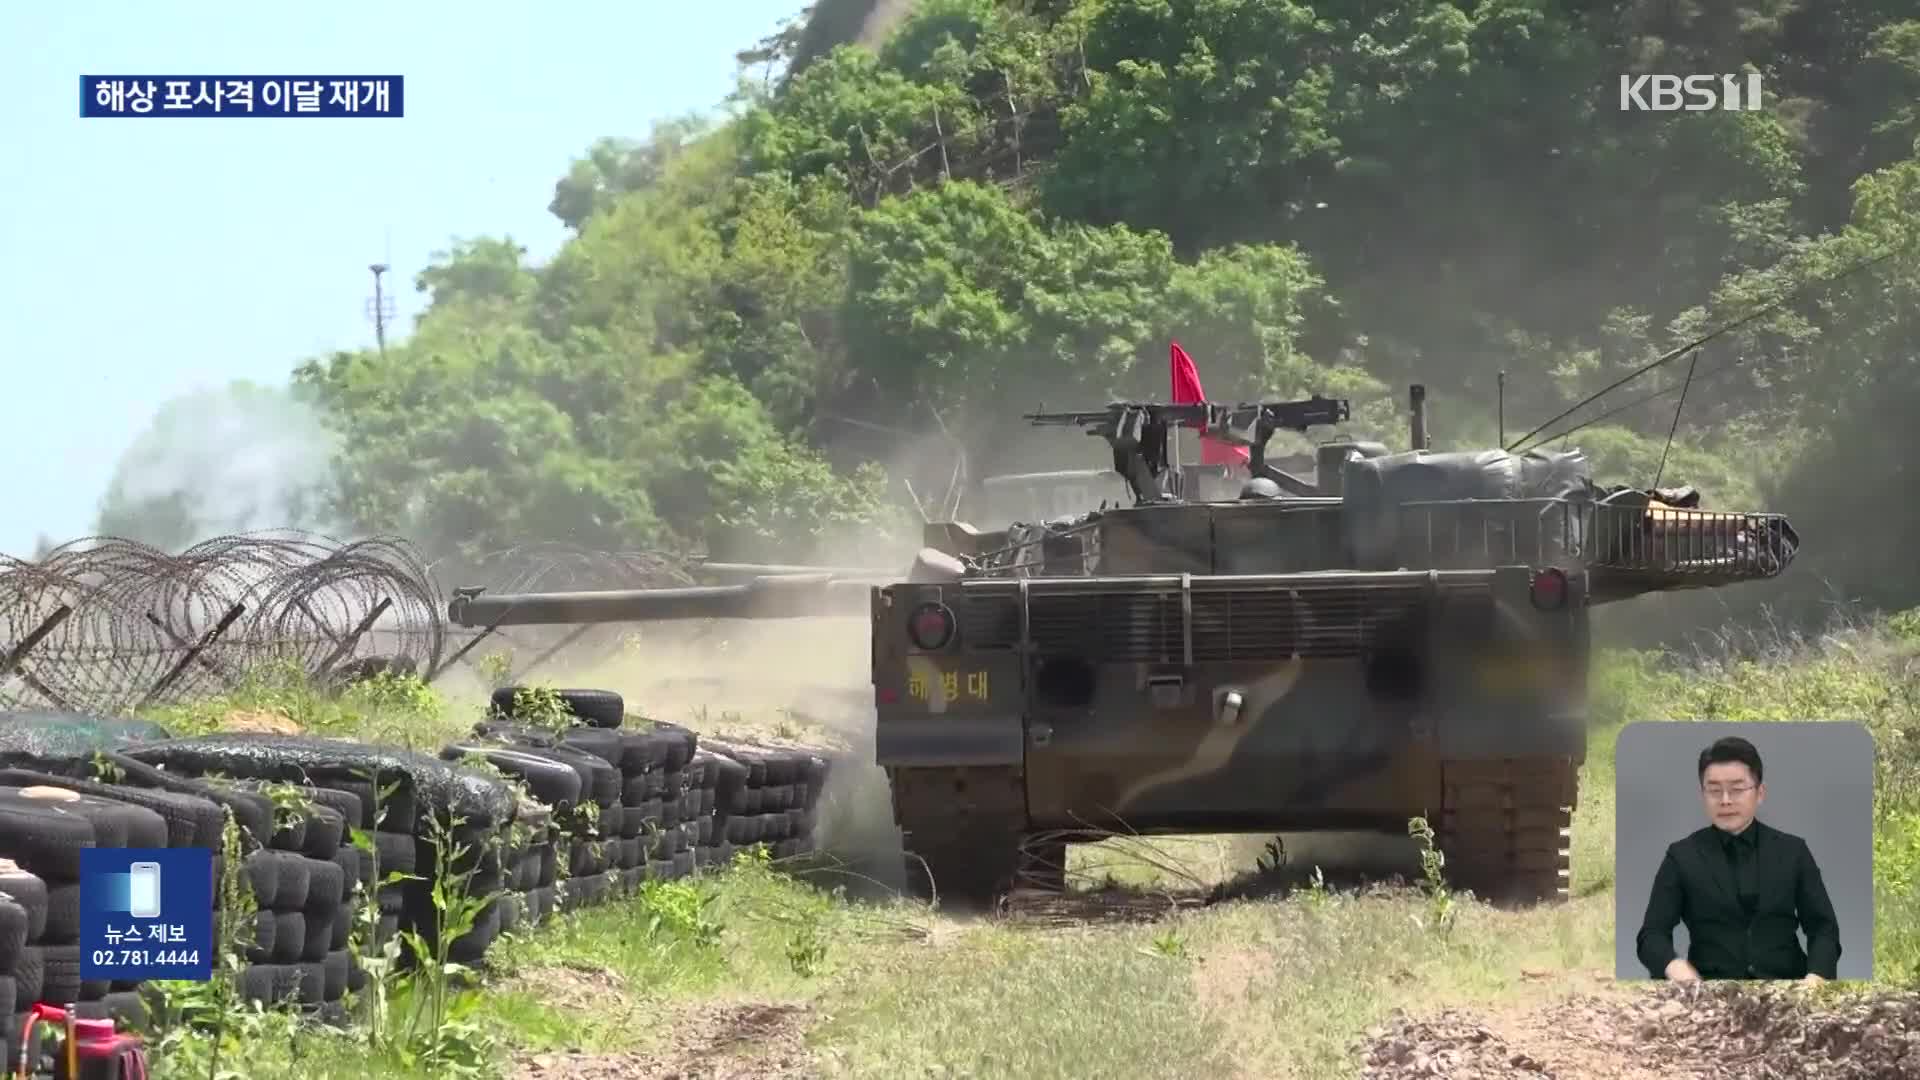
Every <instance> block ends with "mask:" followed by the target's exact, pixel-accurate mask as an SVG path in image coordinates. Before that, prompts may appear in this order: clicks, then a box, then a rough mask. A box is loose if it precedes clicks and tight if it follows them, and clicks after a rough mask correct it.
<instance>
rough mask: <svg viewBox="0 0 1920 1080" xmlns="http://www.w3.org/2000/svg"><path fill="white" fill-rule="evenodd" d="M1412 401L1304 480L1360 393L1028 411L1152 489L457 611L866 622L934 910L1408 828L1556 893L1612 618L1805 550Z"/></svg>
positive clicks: (878, 693)
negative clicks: (1131, 869)
mask: <svg viewBox="0 0 1920 1080" xmlns="http://www.w3.org/2000/svg"><path fill="white" fill-rule="evenodd" d="M1415 391H1416V392H1415V395H1414V409H1413V425H1412V426H1413V441H1412V445H1413V446H1415V447H1419V448H1421V449H1415V450H1412V451H1408V452H1405V453H1388V452H1387V451H1386V449H1385V448H1384V447H1382V446H1379V445H1378V444H1365V443H1353V442H1333V443H1328V444H1324V445H1321V446H1319V447H1318V448H1317V450H1316V455H1315V462H1316V464H1315V468H1314V469H1313V470H1312V475H1310V476H1308V475H1301V474H1300V473H1296V472H1290V471H1288V470H1285V469H1280V468H1276V467H1275V466H1274V465H1272V464H1270V463H1269V462H1268V461H1267V460H1266V458H1265V448H1266V444H1267V442H1268V440H1269V439H1270V438H1271V437H1272V435H1273V434H1274V433H1276V432H1277V431H1280V430H1292V431H1298V432H1303V433H1304V432H1307V431H1309V430H1310V429H1313V428H1316V427H1323V426H1328V425H1333V424H1337V423H1339V422H1341V421H1343V420H1346V419H1347V418H1348V416H1349V412H1348V405H1347V402H1345V401H1343V400H1333V399H1326V398H1319V397H1316V398H1313V399H1310V400H1307V401H1294V402H1267V403H1256V404H1242V405H1232V406H1228V405H1213V404H1201V405H1166V404H1154V403H1130V402H1123V403H1115V404H1112V405H1109V406H1107V407H1105V408H1102V409H1097V410H1092V411H1088V412H1084V413H1051V414H1037V415H1034V416H1031V417H1029V419H1030V420H1032V422H1034V423H1036V424H1043V425H1064V426H1077V427H1081V428H1083V429H1084V430H1086V431H1087V432H1089V433H1093V434H1098V435H1100V436H1102V437H1104V438H1105V440H1106V441H1107V443H1108V444H1109V447H1110V448H1111V449H1112V451H1113V453H1114V459H1113V460H1114V463H1115V465H1116V469H1117V471H1118V472H1119V473H1120V475H1121V476H1122V477H1123V478H1124V480H1125V482H1126V483H1127V485H1128V487H1129V489H1130V492H1131V494H1132V496H1133V502H1132V504H1131V505H1126V506H1121V507H1117V508H1108V509H1105V510H1095V511H1092V512H1087V513H1082V514H1077V515H1073V516H1069V517H1064V518H1054V519H1050V520H1040V521H1031V522H1026V523H1018V524H1012V525H1009V526H1008V527H1006V528H1001V529H993V530H981V529H978V528H975V527H973V526H970V525H968V524H965V523H960V522H944V523H935V524H931V525H929V526H927V528H926V547H925V548H924V549H923V550H922V551H921V554H920V556H919V558H918V559H916V561H915V565H914V567H913V569H912V571H911V572H910V573H909V574H908V575H906V577H905V579H904V580H900V579H897V578H896V579H893V580H878V581H876V580H873V579H872V578H871V577H867V576H848V575H839V574H834V573H816V574H804V573H780V574H768V575H765V576H761V577H758V578H756V579H754V580H753V581H751V582H750V583H747V584H741V585H732V586H714V587H703V588H693V589H668V590H652V591H645V590H643V591H636V592H624V593H574V594H549V595H544V596H533V595H523V596H484V595H480V594H479V591H478V590H464V591H463V592H462V593H461V594H460V595H458V596H457V597H456V599H455V601H454V603H453V605H452V610H451V617H452V619H453V621H454V622H456V623H460V624H462V625H468V626H485V625H489V624H496V623H516V622H586V621H625V620H646V619H667V618H712V617H735V618H779V617H805V616H809V615H823V614H833V613H838V614H851V613H857V612H861V611H864V612H866V613H867V614H868V616H869V617H870V618H871V620H872V668H873V676H872V681H873V693H874V704H875V719H874V723H875V746H876V751H875V752H876V757H877V763H878V764H879V765H880V766H882V767H883V768H884V769H885V770H886V773H887V775H888V777H889V779H890V781H891V784H892V799H893V806H894V816H895V820H896V823H897V824H898V825H899V827H900V829H901V831H902V835H903V842H904V846H905V848H906V850H907V852H908V853H909V859H908V865H907V869H908V871H909V874H910V878H911V879H913V880H915V882H916V884H917V886H918V888H919V889H920V891H922V892H930V891H933V890H937V892H938V894H939V896H941V897H942V898H944V899H950V900H952V899H957V900H962V901H966V902H973V903H981V902H991V901H992V900H994V899H996V898H997V897H1000V896H1002V895H1004V894H1006V893H1007V892H1008V891H1009V890H1012V889H1014V888H1017V887H1022V886H1026V887H1035V888H1041V889H1058V888H1061V887H1062V886H1063V884H1064V881H1063V877H1062V867H1063V866H1064V864H1065V858H1064V855H1065V845H1066V844H1067V843H1071V842H1077V841H1091V840H1098V839H1101V838H1103V837H1105V836H1108V835H1111V834H1113V833H1115V832H1124V833H1133V834H1143V835H1154V834H1170V833H1220V832H1260V833H1273V832H1311V831H1317V830H1342V831H1346V830H1378V831H1382V832H1388V833H1397V834H1401V835H1404V834H1405V831H1406V829H1407V824H1408V821H1409V819H1410V818H1413V817H1415V816H1420V817H1425V818H1426V819H1428V820H1429V821H1430V822H1431V823H1432V825H1433V828H1434V830H1435V833H1436V840H1437V843H1438V846H1439V847H1440V849H1441V850H1442V851H1443V852H1444V853H1445V855H1446V873H1447V875H1448V877H1449V878H1450V879H1451V881H1452V882H1453V883H1454V884H1455V885H1456V886H1458V887H1464V888H1470V889H1473V890H1474V891H1475V892H1476V893H1477V894H1479V895H1480V896H1482V897H1483V898H1486V899H1490V900H1495V901H1522V902H1531V901H1541V900H1552V899H1557V898H1564V897H1565V896H1567V895H1568V888H1569V883H1570V874H1571V846H1572V844H1571V824H1572V813H1573V810H1574V808H1575V806H1576V804H1577V801H1578V795H1579V793H1578V790H1577V769H1578V767H1579V765H1580V764H1581V762H1582V761H1583V760H1584V757H1585V748H1586V700H1587V670H1588V646H1589V638H1588V616H1589V611H1590V608H1591V606H1592V605H1594V604H1599V603H1608V602H1613V601H1618V600H1623V599H1626V598H1629V597H1633V596H1636V595H1639V594H1641V593H1644V592H1650V591H1659V590H1672V589H1686V588H1702V587H1717V586H1722V585H1727V584H1732V583H1735V582H1740V581H1747V580H1753V579H1757V578H1766V577H1771V576H1773V575H1776V574H1778V573H1780V572H1782V571H1783V570H1784V569H1785V568H1786V567H1787V565H1788V564H1789V563H1790V562H1791V561H1792V559H1793V556H1794V553H1795V551H1796V549H1797V546H1798V538H1797V536H1796V535H1795V534H1794V532H1793V530H1792V528H1791V527H1790V526H1789V525H1788V523H1787V522H1786V521H1785V519H1784V518H1782V517H1780V516H1778V515H1773V514H1758V513H1716V512H1709V511H1704V510H1701V509H1699V508H1698V501H1699V500H1698V496H1697V494H1695V493H1693V492H1691V491H1690V489H1680V490H1677V491H1675V490H1663V491H1646V490H1639V489H1634V488H1631V487H1623V486H1614V487H1601V486H1599V485H1597V484H1595V483H1594V481H1593V479H1592V476H1591V469H1590V467H1589V464H1588V462H1587V460H1586V458H1585V457H1584V456H1583V455H1582V454H1581V453H1580V452H1579V451H1577V450H1569V451H1561V452H1549V451H1540V450H1535V451H1529V452H1525V453H1517V454H1516V453H1509V452H1507V451H1504V450H1499V449H1489V450H1478V451H1456V452H1434V451H1432V450H1431V449H1427V447H1428V446H1429V445H1430V444H1429V443H1428V441H1427V439H1426V436H1425V417H1424V411H1423V407H1422V405H1421V403H1420V402H1421V397H1422V395H1420V393H1419V392H1418V388H1415ZM1179 426H1188V427H1199V428H1203V429H1204V430H1206V431H1207V432H1208V433H1209V434H1210V435H1212V436H1214V437H1217V438H1223V439H1227V440H1229V441H1232V442H1236V443H1238V444H1240V445H1244V446H1247V447H1248V448H1249V450H1250V455H1251V462H1250V465H1249V467H1248V479H1247V480H1246V481H1245V486H1244V489H1243V490H1241V491H1240V492H1238V493H1236V494H1237V497H1234V498H1218V497H1214V498H1192V497H1181V496H1178V495H1175V494H1172V493H1171V490H1170V489H1172V488H1175V487H1177V486H1179V485H1178V484H1177V483H1173V482H1170V479H1169V471H1170V470H1169V466H1168V453H1167V448H1168V439H1169V436H1170V434H1171V433H1172V432H1173V431H1174V430H1175V428H1176V427H1179ZM789 569H791V568H789ZM923 866H924V871H923V872H922V873H919V874H916V873H915V871H920V870H921V869H922V867H923ZM927 875H930V878H931V880H930V881H929V880H927Z"/></svg>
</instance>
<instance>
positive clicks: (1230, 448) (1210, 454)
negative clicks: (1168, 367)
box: [1173, 341, 1248, 465]
mask: <svg viewBox="0 0 1920 1080" xmlns="http://www.w3.org/2000/svg"><path fill="white" fill-rule="evenodd" d="M1205 400H1207V395H1206V393H1205V392H1204V391H1202V390H1201V389H1200V369H1198V368H1196V367H1194V366H1193V357H1191V356H1188V355H1187V350H1185V349H1183V348H1181V347H1180V343H1179V342H1177V341H1176V342H1174V343H1173V403H1174V404H1175V405H1197V404H1199V403H1201V402H1203V401H1205ZM1247 459H1248V454H1247V448H1246V447H1244V446H1235V445H1233V444H1232V443H1225V442H1221V441H1220V440H1219V439H1215V438H1210V437H1208V436H1206V435H1201V436H1200V464H1202V465H1245V464H1246V463H1247Z"/></svg>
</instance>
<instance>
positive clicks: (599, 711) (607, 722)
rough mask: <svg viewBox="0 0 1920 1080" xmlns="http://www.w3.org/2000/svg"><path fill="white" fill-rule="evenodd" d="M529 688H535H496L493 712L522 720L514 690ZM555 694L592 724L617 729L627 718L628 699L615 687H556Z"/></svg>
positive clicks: (571, 710) (492, 703)
mask: <svg viewBox="0 0 1920 1080" xmlns="http://www.w3.org/2000/svg"><path fill="white" fill-rule="evenodd" d="M527 689H533V688H532V687H522V686H502V687H500V688H499V689H497V690H495V691H494V692H493V694H492V695H491V696H490V697H489V698H488V702H487V703H488V705H489V706H491V712H492V713H493V714H495V715H499V716H505V717H510V718H514V719H518V714H516V713H515V712H514V706H513V698H514V693H515V692H516V691H519V690H527ZM554 696H555V697H557V698H559V699H560V701H561V703H562V704H564V705H565V706H566V707H567V711H568V712H571V713H572V714H573V715H575V716H577V717H579V718H580V719H581V720H582V721H584V722H585V723H586V724H588V725H590V726H592V727H597V728H617V727H619V726H620V725H621V724H622V723H624V722H625V721H626V717H627V703H626V699H624V698H622V697H621V696H620V695H619V694H616V693H614V692H613V691H611V690H586V689H566V690H555V691H554Z"/></svg>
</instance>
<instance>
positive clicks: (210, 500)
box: [94, 382, 342, 551]
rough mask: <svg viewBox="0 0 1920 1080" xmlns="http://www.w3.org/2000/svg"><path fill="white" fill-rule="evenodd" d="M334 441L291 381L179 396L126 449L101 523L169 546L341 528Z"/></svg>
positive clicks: (110, 531) (109, 530)
mask: <svg viewBox="0 0 1920 1080" xmlns="http://www.w3.org/2000/svg"><path fill="white" fill-rule="evenodd" d="M334 449H335V439H334V436H333V435H332V434H331V433H330V432H329V431H328V430H327V427H326V425H325V422H324V419H323V417H322V414H321V413H320V412H319V411H318V410H317V409H315V408H314V407H313V406H311V405H309V404H307V403H305V402H302V401H300V400H298V399H297V398H295V397H294V396H293V395H292V394H291V393H290V392H289V391H287V390H286V389H284V388H270V387H264V386H259V385H255V384H252V383H246V382H237V383H234V384H232V385H229V386H225V387H220V388H217V389H204V390H199V391H196V392H193V393H190V394H186V395H183V396H181V397H177V398H174V399H173V400H171V401H169V402H167V403H166V404H165V405H163V406H161V408H160V409H159V410H158V411H157V412H156V413H155V415H154V418H153V420H152V421H151V422H150V423H149V424H148V426H147V429H146V430H145V431H144V432H142V433H141V434H140V435H139V436H138V437H137V438H136V439H135V440H134V441H133V443H132V444H131V445H130V446H129V447H128V448H127V450H126V452H125V453H124V454H122V455H121V457H120V461H119V464H118V465H117V466H116V468H115V470H114V476H113V479H112V481H111V483H110V484H109V487H108V489H107V492H106V495H105V497H104V498H103V499H102V500H101V504H100V513H99V518H98V521H97V524H96V525H95V528H94V531H95V532H96V533H98V534H100V535H103V536H118V537H123V538H126V539H130V540H139V541H142V542H145V543H148V544H152V545H154V546H155V547H159V548H163V549H166V550H169V551H178V550H180V549H183V548H186V547H188V546H190V545H192V544H194V543H197V542H199V541H202V540H207V539H211V538H213V537H216V536H222V535H228V534H233V533H242V532H255V531H263V530H279V529H301V530H308V531H315V532H324V533H327V534H329V535H335V536H339V535H341V534H342V528H341V524H340V523H339V522H337V521H334V520H333V518H332V515H331V514H330V513H329V511H328V509H327V508H326V505H325V498H324V496H325V494H326V492H327V491H328V485H329V482H330V479H331V468H332V461H333V453H334Z"/></svg>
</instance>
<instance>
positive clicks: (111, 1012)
mask: <svg viewBox="0 0 1920 1080" xmlns="http://www.w3.org/2000/svg"><path fill="white" fill-rule="evenodd" d="M73 1012H74V1015H75V1016H77V1017H79V1018H80V1019H82V1020H112V1021H113V1022H114V1024H115V1026H117V1027H118V1028H120V1029H122V1030H132V1031H141V1030H145V1028H146V1026H147V1019H148V1010H147V999H146V995H144V994H142V993H141V992H140V991H138V990H115V991H111V992H109V993H107V994H105V995H104V996H102V997H99V998H97V999H95V1000H93V1001H82V1002H78V1003H76V1004H75V1006H74V1010H73Z"/></svg>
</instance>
